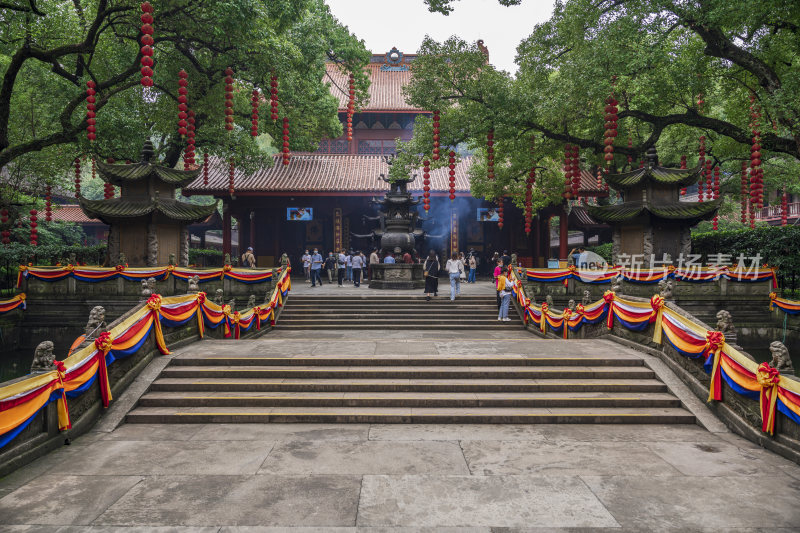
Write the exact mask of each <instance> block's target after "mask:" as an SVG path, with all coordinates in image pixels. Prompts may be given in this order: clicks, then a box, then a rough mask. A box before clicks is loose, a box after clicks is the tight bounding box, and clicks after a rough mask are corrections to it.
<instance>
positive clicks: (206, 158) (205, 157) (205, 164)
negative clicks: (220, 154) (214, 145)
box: [203, 152, 208, 185]
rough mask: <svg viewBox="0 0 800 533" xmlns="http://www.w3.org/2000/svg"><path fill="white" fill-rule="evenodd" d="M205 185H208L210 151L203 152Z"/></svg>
mask: <svg viewBox="0 0 800 533" xmlns="http://www.w3.org/2000/svg"><path fill="white" fill-rule="evenodd" d="M203 185H208V152H205V153H203Z"/></svg>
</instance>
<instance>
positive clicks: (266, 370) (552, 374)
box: [161, 365, 654, 380]
mask: <svg viewBox="0 0 800 533" xmlns="http://www.w3.org/2000/svg"><path fill="white" fill-rule="evenodd" d="M161 376H162V377H173V378H201V379H205V378H209V377H217V378H243V377H247V378H272V379H277V378H281V379H282V378H301V379H309V378H313V379H321V378H324V379H388V378H391V379H479V380H480V379H512V380H513V379H574V378H583V379H589V378H591V379H650V378H653V377H654V373H653V371H652V370H650V369H649V368H646V367H644V366H638V367H603V366H581V367H574V366H540V367H527V366H519V365H517V366H505V367H496V366H479V365H476V366H470V367H452V366H438V367H436V366H413V365H407V366H406V365H403V366H400V365H398V366H392V367H383V366H359V367H353V368H336V367H327V368H325V367H316V366H310V365H308V366H296V367H280V366H276V367H267V366H239V367H231V366H202V367H201V366H191V367H181V366H169V367H167V368H165V369H164V370H163V371H162V373H161Z"/></svg>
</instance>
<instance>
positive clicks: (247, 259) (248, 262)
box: [242, 246, 256, 268]
mask: <svg viewBox="0 0 800 533" xmlns="http://www.w3.org/2000/svg"><path fill="white" fill-rule="evenodd" d="M242 266H243V267H245V268H255V267H256V256H255V254H253V247H252V246H249V247H248V248H247V251H246V252H245V253H243V254H242Z"/></svg>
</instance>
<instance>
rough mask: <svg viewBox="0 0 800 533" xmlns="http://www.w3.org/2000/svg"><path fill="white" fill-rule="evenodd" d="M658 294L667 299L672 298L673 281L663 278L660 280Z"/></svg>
mask: <svg viewBox="0 0 800 533" xmlns="http://www.w3.org/2000/svg"><path fill="white" fill-rule="evenodd" d="M658 294H659V295H660V296H661V297H662V298H664V299H665V300H672V299H673V298H674V297H673V295H672V282H671V281H670V280H668V279H662V280H661V281H659V282H658Z"/></svg>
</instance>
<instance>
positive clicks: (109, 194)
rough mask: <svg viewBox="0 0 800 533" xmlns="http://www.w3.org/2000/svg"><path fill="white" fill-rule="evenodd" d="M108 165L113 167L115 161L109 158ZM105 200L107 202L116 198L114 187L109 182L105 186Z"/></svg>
mask: <svg viewBox="0 0 800 533" xmlns="http://www.w3.org/2000/svg"><path fill="white" fill-rule="evenodd" d="M106 163H108V164H109V165H113V164H114V159H113V158H111V157H109V158H108V159H106ZM103 198H105V199H106V200H108V199H110V198H114V185H112V184H111V183H108V182H106V183H104V184H103Z"/></svg>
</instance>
